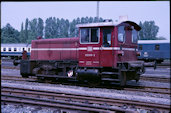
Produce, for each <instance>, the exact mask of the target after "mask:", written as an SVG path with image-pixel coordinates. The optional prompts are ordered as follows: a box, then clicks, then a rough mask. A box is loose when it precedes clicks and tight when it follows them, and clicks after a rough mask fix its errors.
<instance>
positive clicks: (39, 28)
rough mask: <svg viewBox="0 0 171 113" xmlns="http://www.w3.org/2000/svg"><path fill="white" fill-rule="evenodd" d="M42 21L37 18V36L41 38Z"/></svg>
mask: <svg viewBox="0 0 171 113" xmlns="http://www.w3.org/2000/svg"><path fill="white" fill-rule="evenodd" d="M43 29H44V26H43V20H42V19H41V18H38V24H37V36H41V37H43Z"/></svg>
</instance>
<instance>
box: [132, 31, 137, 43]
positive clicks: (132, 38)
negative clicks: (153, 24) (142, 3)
mask: <svg viewBox="0 0 171 113" xmlns="http://www.w3.org/2000/svg"><path fill="white" fill-rule="evenodd" d="M133 30H134V31H136V32H137V40H136V42H133ZM132 43H133V44H137V43H138V31H137V30H136V29H132Z"/></svg>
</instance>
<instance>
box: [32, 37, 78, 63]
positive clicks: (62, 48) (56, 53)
mask: <svg viewBox="0 0 171 113" xmlns="http://www.w3.org/2000/svg"><path fill="white" fill-rule="evenodd" d="M78 40H79V39H78V38H76V37H73V38H55V39H39V40H33V41H32V50H31V58H30V59H31V60H58V61H60V60H77V59H78Z"/></svg>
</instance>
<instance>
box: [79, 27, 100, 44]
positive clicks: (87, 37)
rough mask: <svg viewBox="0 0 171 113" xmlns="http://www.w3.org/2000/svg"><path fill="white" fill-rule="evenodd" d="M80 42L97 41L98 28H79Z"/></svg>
mask: <svg viewBox="0 0 171 113" xmlns="http://www.w3.org/2000/svg"><path fill="white" fill-rule="evenodd" d="M80 38H81V43H97V42H99V28H81V31H80Z"/></svg>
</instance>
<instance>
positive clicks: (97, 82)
mask: <svg viewBox="0 0 171 113" xmlns="http://www.w3.org/2000/svg"><path fill="white" fill-rule="evenodd" d="M87 82H88V84H89V85H90V86H93V87H94V86H98V85H100V84H101V79H100V77H99V78H96V79H89V80H88V81H87Z"/></svg>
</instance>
